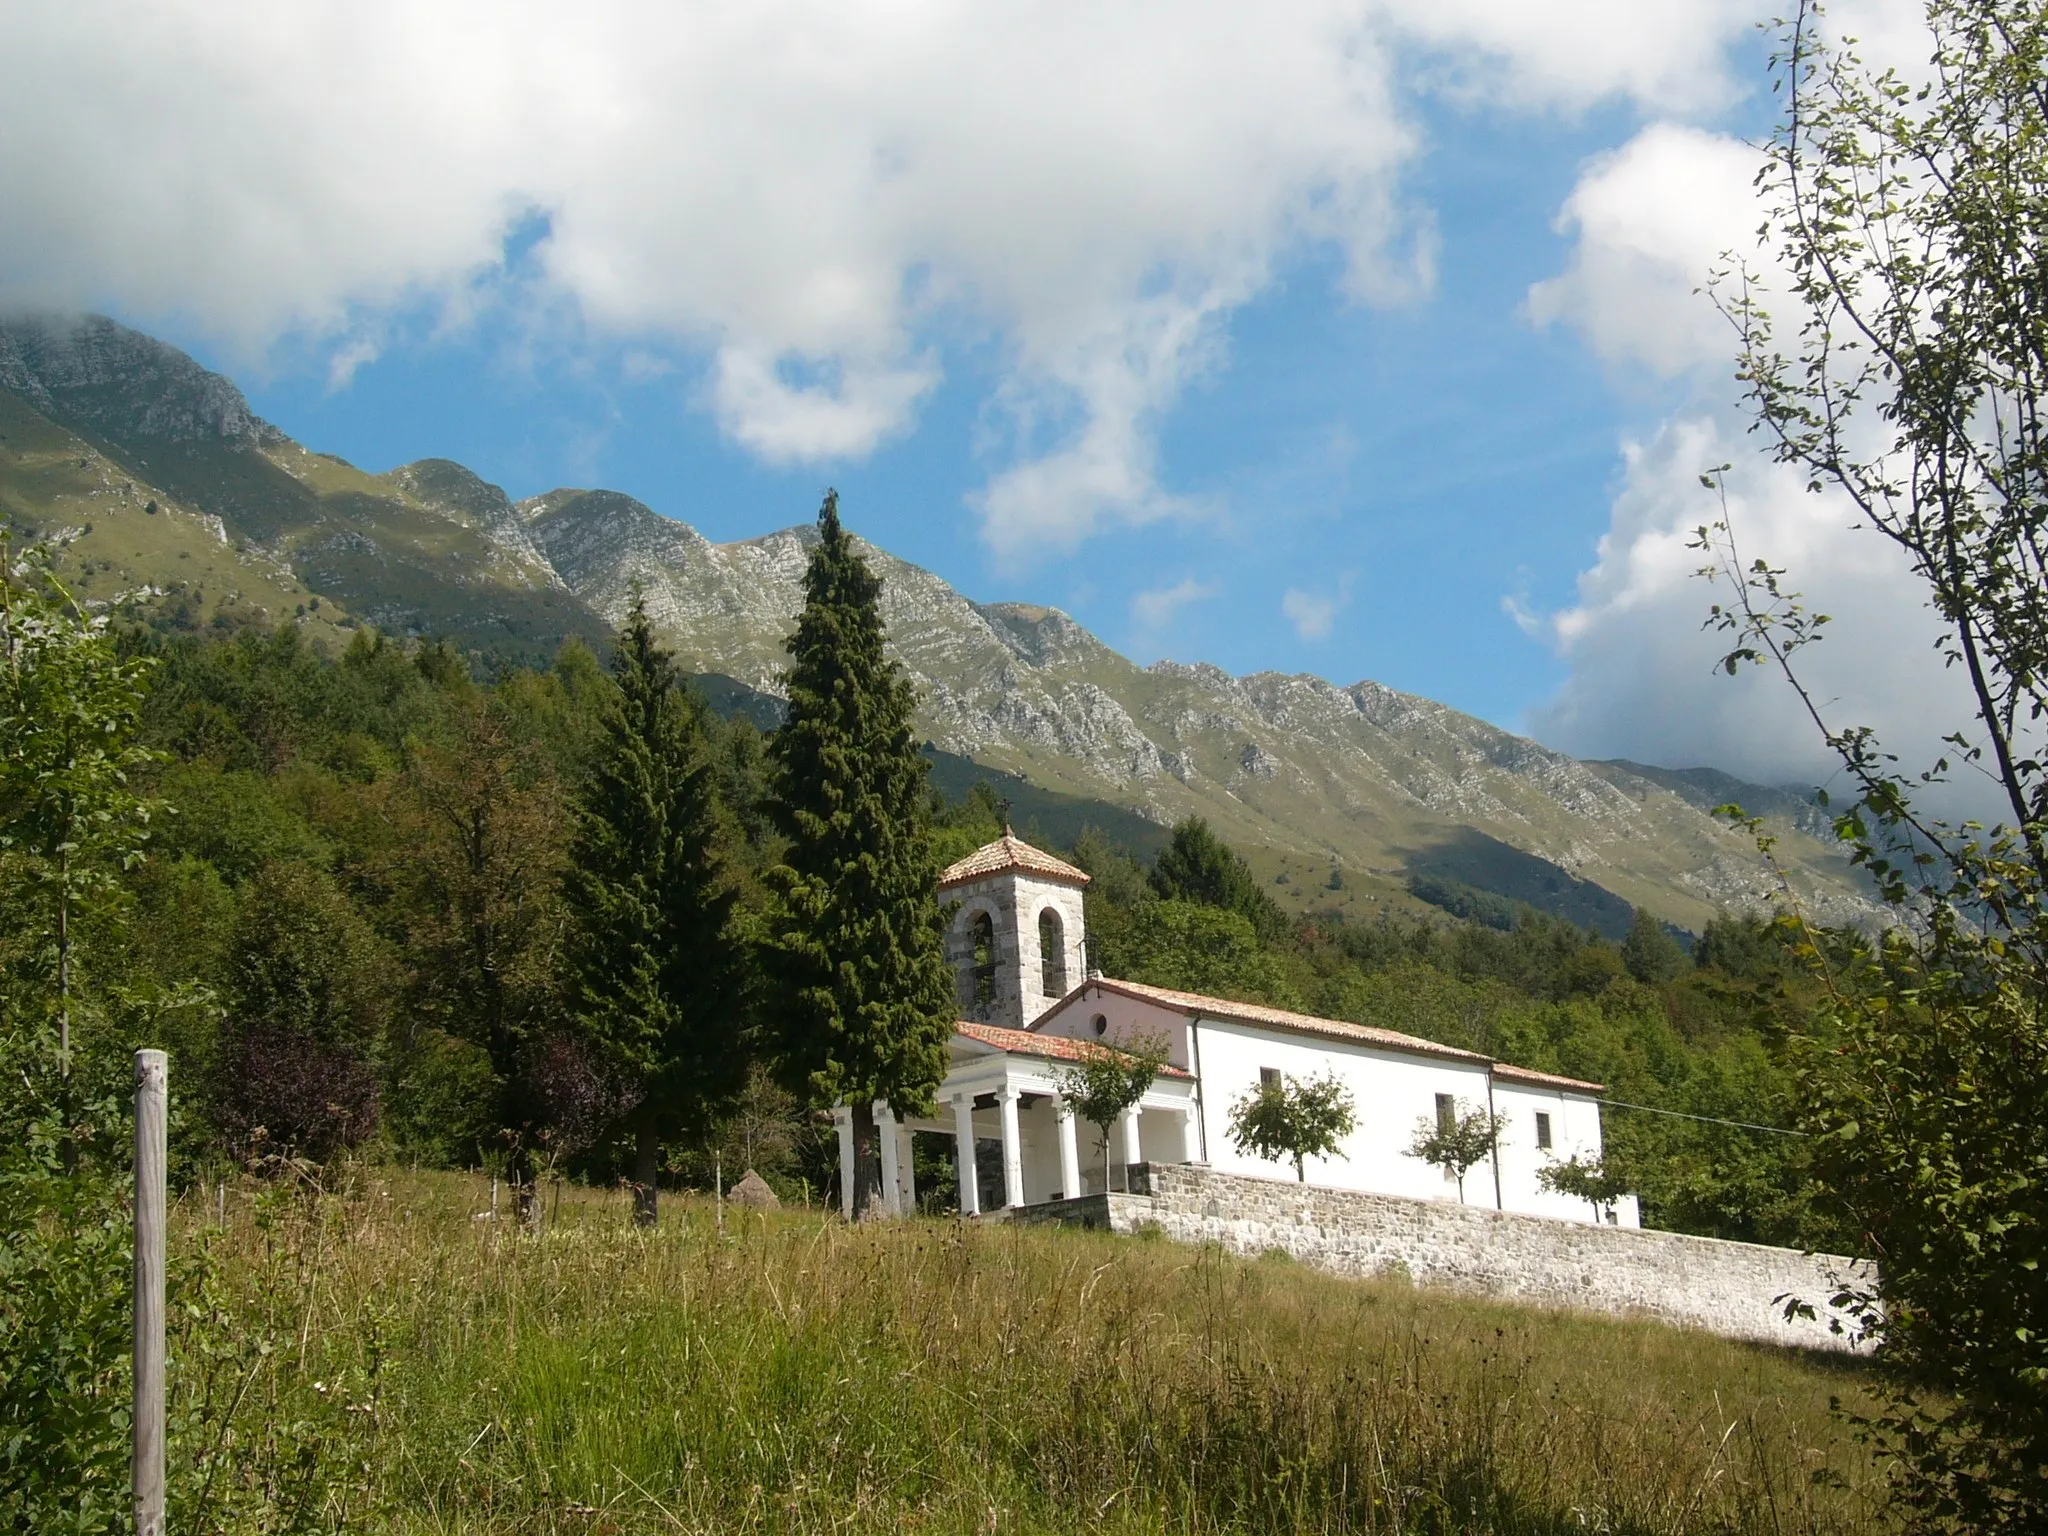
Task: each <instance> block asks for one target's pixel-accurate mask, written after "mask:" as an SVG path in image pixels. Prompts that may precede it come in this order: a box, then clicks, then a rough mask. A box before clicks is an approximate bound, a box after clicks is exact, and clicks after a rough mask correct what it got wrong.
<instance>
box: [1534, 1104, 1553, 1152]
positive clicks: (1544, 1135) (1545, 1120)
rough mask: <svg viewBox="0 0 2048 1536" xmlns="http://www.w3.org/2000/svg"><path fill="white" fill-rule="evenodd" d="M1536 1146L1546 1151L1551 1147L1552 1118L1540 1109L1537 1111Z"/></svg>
mask: <svg viewBox="0 0 2048 1536" xmlns="http://www.w3.org/2000/svg"><path fill="white" fill-rule="evenodd" d="M1536 1145H1537V1146H1539V1147H1542V1148H1545V1149H1546V1150H1547V1149H1548V1148H1549V1146H1550V1116H1548V1115H1546V1114H1544V1113H1543V1111H1542V1110H1540V1109H1539V1110H1537V1111H1536Z"/></svg>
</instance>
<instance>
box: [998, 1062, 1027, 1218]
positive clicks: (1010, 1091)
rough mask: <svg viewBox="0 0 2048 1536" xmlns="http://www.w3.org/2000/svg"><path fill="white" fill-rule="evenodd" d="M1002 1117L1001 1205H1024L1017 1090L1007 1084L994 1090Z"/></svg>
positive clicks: (1022, 1134) (1022, 1160)
mask: <svg viewBox="0 0 2048 1536" xmlns="http://www.w3.org/2000/svg"><path fill="white" fill-rule="evenodd" d="M996 1107H997V1108H998V1109H999V1110H1001V1111H1002V1116H1003V1204H1005V1205H1010V1206H1017V1205H1022V1204H1023V1203H1024V1133H1023V1132H1022V1131H1021V1130H1020V1129H1019V1128H1018V1125H1017V1090H1016V1088H1015V1087H1013V1086H1012V1085H1011V1084H1009V1083H1005V1084H1003V1086H1002V1087H1000V1088H998V1089H997V1090H996Z"/></svg>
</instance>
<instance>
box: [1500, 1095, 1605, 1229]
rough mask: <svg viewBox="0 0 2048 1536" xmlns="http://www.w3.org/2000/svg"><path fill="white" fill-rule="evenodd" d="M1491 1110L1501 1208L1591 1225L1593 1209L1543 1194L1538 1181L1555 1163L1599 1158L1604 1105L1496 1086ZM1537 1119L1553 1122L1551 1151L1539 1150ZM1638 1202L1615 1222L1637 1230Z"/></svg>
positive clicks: (1569, 1197) (1547, 1192) (1572, 1197)
mask: <svg viewBox="0 0 2048 1536" xmlns="http://www.w3.org/2000/svg"><path fill="white" fill-rule="evenodd" d="M1493 1104H1494V1110H1495V1112H1496V1113H1497V1114H1498V1115H1499V1116H1500V1117H1501V1121H1502V1137H1501V1149H1500V1181H1501V1194H1502V1199H1503V1204H1504V1205H1505V1207H1506V1208H1507V1209H1508V1210H1511V1211H1526V1212H1528V1213H1529V1214H1530V1215H1533V1216H1555V1217H1558V1218H1560V1219H1562V1220H1565V1221H1591V1220H1593V1219H1594V1217H1593V1209H1592V1207H1591V1206H1590V1205H1588V1204H1587V1203H1586V1202H1585V1201H1583V1200H1581V1199H1579V1198H1578V1197H1577V1196H1575V1195H1560V1194H1557V1193H1555V1192H1554V1191H1552V1190H1547V1189H1545V1188H1544V1187H1543V1186H1542V1184H1541V1183H1539V1182H1538V1178H1537V1175H1538V1174H1539V1173H1540V1172H1541V1171H1542V1169H1543V1168H1544V1167H1545V1166H1547V1165H1549V1164H1551V1163H1561V1162H1564V1161H1566V1160H1567V1159H1569V1158H1573V1157H1577V1158H1579V1159H1580V1160H1581V1161H1585V1160H1589V1159H1594V1158H1598V1157H1599V1156H1600V1153H1601V1147H1602V1145H1603V1142H1602V1136H1601V1125H1600V1103H1599V1100H1597V1099H1595V1098H1593V1097H1592V1096H1591V1095H1589V1094H1584V1093H1572V1092H1569V1091H1567V1090H1564V1089H1561V1088H1551V1087H1540V1086H1538V1085H1536V1084H1533V1083H1516V1082H1512V1081H1508V1080H1504V1079H1500V1078H1496V1079H1495V1080H1494V1085H1493ZM1538 1115H1546V1116H1548V1117H1549V1121H1550V1141H1551V1144H1550V1146H1549V1147H1548V1148H1547V1149H1546V1148H1544V1147H1542V1146H1541V1145H1539V1132H1540V1129H1541V1128H1540V1127H1539V1125H1538V1123H1537V1118H1536V1117H1537V1116H1538ZM1633 1214H1634V1202H1633V1201H1630V1202H1629V1211H1628V1213H1626V1214H1624V1213H1623V1212H1622V1211H1621V1210H1620V1209H1619V1208H1617V1210H1616V1212H1615V1215H1616V1218H1617V1222H1618V1223H1621V1222H1626V1224H1628V1225H1631V1226H1633V1225H1637V1224H1638V1222H1637V1221H1635V1220H1631V1219H1629V1218H1630V1217H1632V1216H1633Z"/></svg>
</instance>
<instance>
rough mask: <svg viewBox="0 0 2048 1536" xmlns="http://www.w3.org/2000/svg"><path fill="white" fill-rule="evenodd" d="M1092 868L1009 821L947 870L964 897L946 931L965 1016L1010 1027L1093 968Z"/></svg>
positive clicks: (950, 893)
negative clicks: (1033, 840)
mask: <svg viewBox="0 0 2048 1536" xmlns="http://www.w3.org/2000/svg"><path fill="white" fill-rule="evenodd" d="M1087 885H1088V876H1087V874H1086V873H1085V872H1084V871H1082V870H1078V869H1076V868H1074V866H1073V865H1071V864H1069V863H1067V862H1065V861H1064V860H1062V859H1056V858H1054V857H1053V856H1052V855H1051V854H1049V853H1047V852H1045V851H1044V850H1043V849H1039V848H1034V847H1032V846H1031V845H1030V844H1029V843H1027V842H1024V841H1022V840H1021V839H1019V838H1018V837H1017V836H1016V835H1015V834H1014V833H1012V832H1011V831H1010V830H1009V829H1008V828H1007V827H1006V828H1004V829H1003V835H1002V836H1001V837H1000V838H998V839H997V840H996V841H995V842H993V843H990V844H988V845H987V846H986V847H983V848H977V849H976V850H975V851H974V852H973V853H970V854H969V855H968V856H967V857H966V858H964V859H962V860H961V861H960V862H959V863H957V864H954V865H952V866H951V867H949V868H948V869H947V870H946V872H945V873H944V874H942V875H940V876H939V899H940V900H941V901H953V902H958V903H959V907H958V909H957V910H956V911H955V912H954V913H953V921H952V925H951V927H949V928H948V929H947V932H946V958H947V959H948V960H949V961H951V962H952V965H953V976H954V981H955V985H956V988H957V990H958V995H959V1002H960V1017H961V1018H963V1019H970V1020H973V1021H974V1022H976V1023H981V1024H999V1025H1001V1026H1003V1027H1004V1028H1005V1029H1027V1028H1029V1027H1030V1025H1031V1022H1032V1021H1033V1020H1034V1019H1036V1018H1037V1017H1038V1016H1039V1015H1040V1014H1042V1013H1044V1012H1045V1010H1046V1009H1048V1008H1050V1007H1051V1006H1052V1005H1053V1004H1054V1003H1056V1002H1058V1001H1059V1000H1060V999H1061V998H1063V997H1065V996H1066V995H1067V994H1068V993H1069V992H1071V991H1072V990H1073V989H1074V988H1075V987H1078V986H1079V985H1080V984H1081V981H1082V978H1083V976H1084V974H1085V972H1086V969H1087V954H1088V932H1087V912H1086V908H1085V906H1084V905H1083V903H1082V899H1081V893H1082V891H1084V890H1085V889H1086V888H1087Z"/></svg>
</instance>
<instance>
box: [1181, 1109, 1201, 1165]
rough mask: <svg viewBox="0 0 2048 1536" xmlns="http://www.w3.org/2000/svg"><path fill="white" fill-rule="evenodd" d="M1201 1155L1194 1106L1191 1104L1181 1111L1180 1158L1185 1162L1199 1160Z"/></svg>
mask: <svg viewBox="0 0 2048 1536" xmlns="http://www.w3.org/2000/svg"><path fill="white" fill-rule="evenodd" d="M1201 1155H1202V1151H1201V1147H1200V1145H1199V1133H1198V1132H1197V1131H1196V1129H1195V1111H1194V1106H1193V1105H1190V1106H1188V1108H1186V1109H1184V1110H1182V1111H1181V1112H1180V1160H1181V1161H1182V1162H1184V1163H1192V1162H1198V1161H1200V1159H1201Z"/></svg>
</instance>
